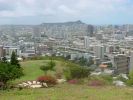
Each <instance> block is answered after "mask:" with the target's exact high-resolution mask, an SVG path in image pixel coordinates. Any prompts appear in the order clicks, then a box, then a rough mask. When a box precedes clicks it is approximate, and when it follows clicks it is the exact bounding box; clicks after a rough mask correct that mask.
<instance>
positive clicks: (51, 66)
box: [40, 59, 56, 75]
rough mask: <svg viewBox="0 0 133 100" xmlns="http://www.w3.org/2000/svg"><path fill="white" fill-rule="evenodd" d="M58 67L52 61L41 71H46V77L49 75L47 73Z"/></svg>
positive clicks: (42, 67)
mask: <svg viewBox="0 0 133 100" xmlns="http://www.w3.org/2000/svg"><path fill="white" fill-rule="evenodd" d="M55 66H56V63H55V62H54V61H53V60H52V59H51V61H49V62H48V63H47V64H46V65H43V66H41V67H40V69H41V70H43V71H44V73H45V75H46V74H47V71H49V70H50V71H54V70H55V69H54V68H55Z"/></svg>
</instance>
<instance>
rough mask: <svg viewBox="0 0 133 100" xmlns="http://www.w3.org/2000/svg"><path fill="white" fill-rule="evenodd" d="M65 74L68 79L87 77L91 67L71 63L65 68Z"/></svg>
mask: <svg viewBox="0 0 133 100" xmlns="http://www.w3.org/2000/svg"><path fill="white" fill-rule="evenodd" d="M64 75H65V77H66V79H67V80H70V79H80V78H85V77H88V76H89V75H90V69H89V68H88V67H83V66H82V67H81V66H79V65H77V64H73V63H69V64H67V66H66V69H64Z"/></svg>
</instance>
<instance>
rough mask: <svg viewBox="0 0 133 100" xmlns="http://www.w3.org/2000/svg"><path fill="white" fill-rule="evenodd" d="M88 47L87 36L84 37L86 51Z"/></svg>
mask: <svg viewBox="0 0 133 100" xmlns="http://www.w3.org/2000/svg"><path fill="white" fill-rule="evenodd" d="M89 45H90V40H89V37H88V36H85V37H84V46H85V48H86V49H88V48H89Z"/></svg>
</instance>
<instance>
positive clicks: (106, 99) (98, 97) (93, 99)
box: [0, 84, 133, 100]
mask: <svg viewBox="0 0 133 100" xmlns="http://www.w3.org/2000/svg"><path fill="white" fill-rule="evenodd" d="M132 93H133V89H129V88H116V87H95V88H94V87H88V86H86V85H68V84H62V85H57V86H56V87H53V88H41V89H24V90H21V91H18V90H14V91H9V92H3V93H1V94H0V98H1V100H133V95H132ZM9 98H10V99H9Z"/></svg>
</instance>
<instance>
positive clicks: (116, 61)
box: [113, 54, 129, 74]
mask: <svg viewBox="0 0 133 100" xmlns="http://www.w3.org/2000/svg"><path fill="white" fill-rule="evenodd" d="M113 66H114V67H115V68H116V72H117V73H118V74H121V73H124V74H127V73H128V72H129V67H128V66H129V58H128V57H127V56H126V55H125V54H118V55H115V56H114V57H113Z"/></svg>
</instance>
